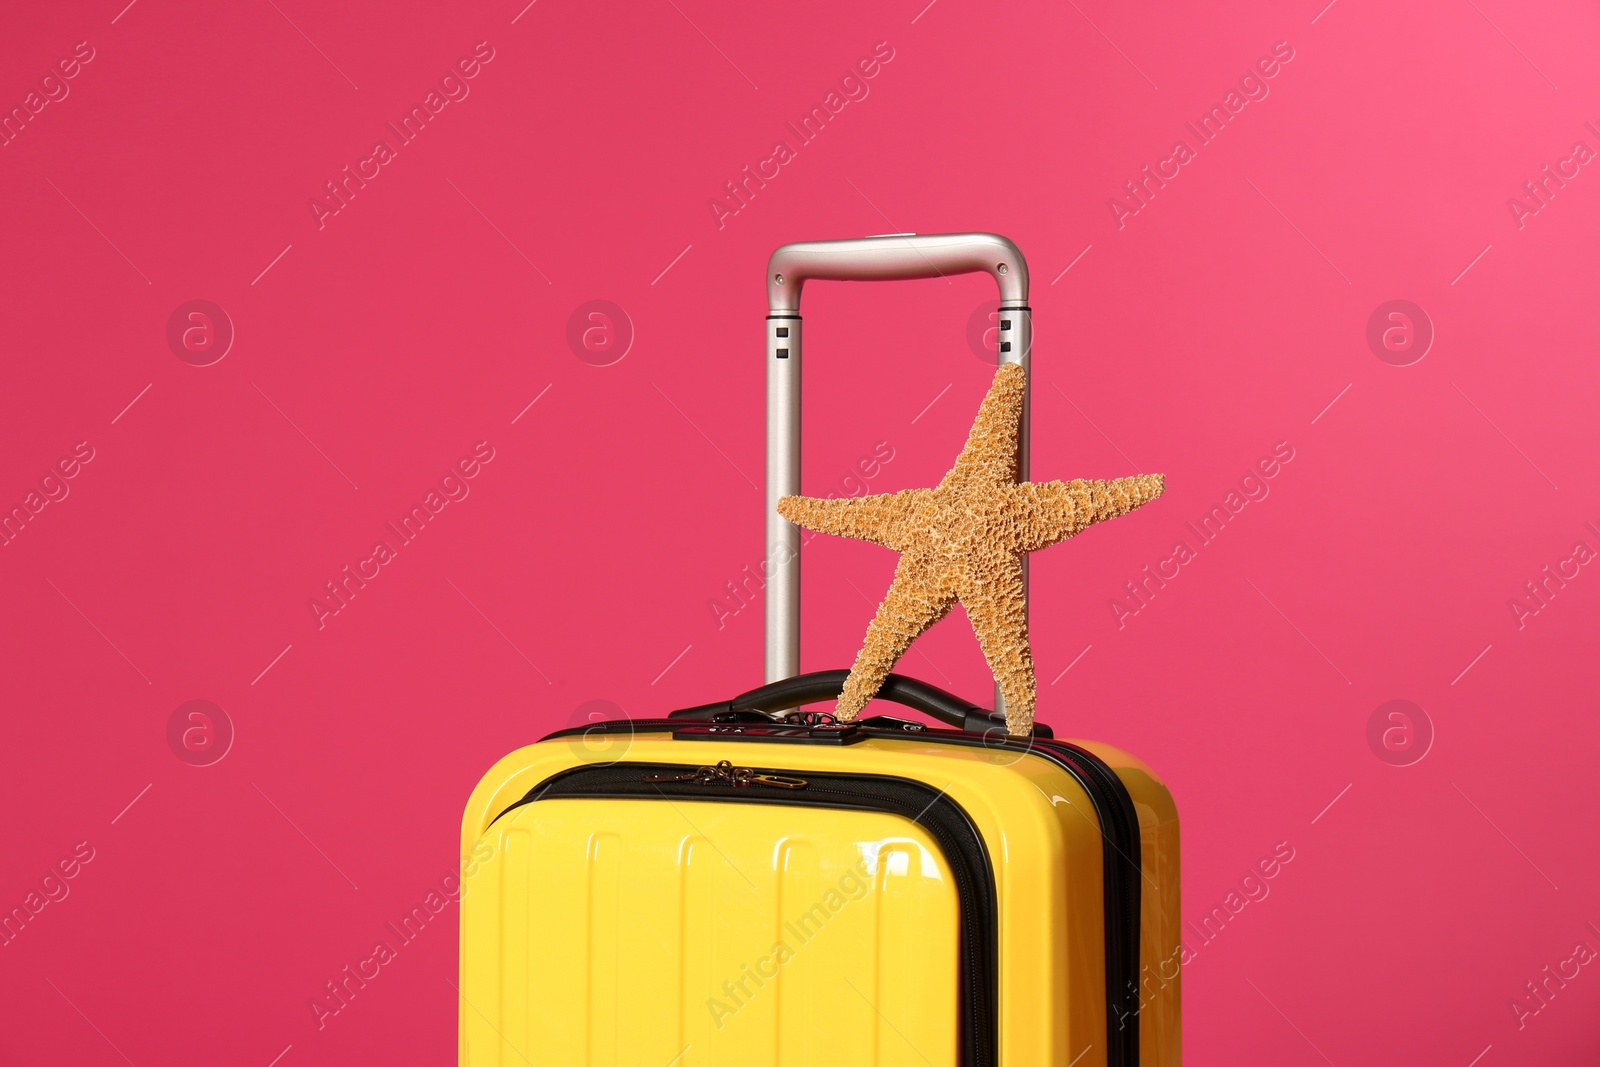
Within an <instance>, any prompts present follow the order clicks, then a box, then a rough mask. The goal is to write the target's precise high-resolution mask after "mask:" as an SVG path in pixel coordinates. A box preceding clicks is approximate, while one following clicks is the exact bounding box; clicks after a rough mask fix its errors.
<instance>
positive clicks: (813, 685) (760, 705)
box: [668, 670, 1050, 737]
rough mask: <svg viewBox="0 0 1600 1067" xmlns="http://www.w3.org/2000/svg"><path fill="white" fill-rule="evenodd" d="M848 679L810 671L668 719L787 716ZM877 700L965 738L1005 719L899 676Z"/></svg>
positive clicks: (1046, 732) (1040, 730)
mask: <svg viewBox="0 0 1600 1067" xmlns="http://www.w3.org/2000/svg"><path fill="white" fill-rule="evenodd" d="M849 676H850V672H849V671H842V670H835V671H811V672H810V673H808V674H798V675H795V676H794V677H793V678H784V679H782V680H780V681H776V682H770V683H768V684H767V685H764V686H761V687H760V688H759V689H752V690H750V691H749V692H748V693H740V694H739V695H738V696H736V697H734V698H733V699H732V700H729V701H727V702H725V703H722V704H705V705H701V706H700V707H695V708H685V709H683V710H682V711H674V712H672V713H671V715H670V716H668V717H669V718H673V719H710V718H714V717H715V716H717V715H723V714H728V713H731V712H737V711H759V712H765V713H771V712H777V711H787V710H789V709H790V708H798V707H800V706H801V705H802V704H815V703H818V702H820V701H824V700H834V699H837V698H838V696H839V694H840V693H841V692H842V691H843V690H844V681H845V679H846V678H848V677H849ZM875 699H877V700H887V701H889V702H890V703H892V704H900V705H903V706H904V707H908V708H912V709H914V710H916V711H920V712H922V713H923V714H924V715H927V716H928V717H929V718H933V719H937V720H939V721H940V722H942V723H944V724H945V725H946V726H952V727H954V728H955V729H957V730H966V731H969V732H971V733H978V734H982V733H988V732H989V731H991V730H1000V731H1001V732H1002V733H1004V731H1005V729H1006V717H1005V716H1004V715H1000V714H997V713H995V712H991V711H988V710H987V709H985V708H980V707H978V706H976V705H975V704H973V703H972V702H971V701H970V700H963V699H962V698H961V697H958V696H956V695H955V694H954V693H951V692H947V691H946V690H943V689H940V688H939V687H938V686H936V685H929V684H928V683H927V682H923V681H919V680H917V679H916V678H910V677H907V676H906V675H904V674H891V675H889V677H888V678H887V679H885V681H884V683H883V688H882V689H880V690H878V695H877V696H876V698H875ZM1034 730H1035V732H1036V733H1037V734H1038V735H1039V736H1040V737H1049V736H1050V729H1049V727H1047V726H1045V725H1044V724H1043V723H1036V724H1035V725H1034Z"/></svg>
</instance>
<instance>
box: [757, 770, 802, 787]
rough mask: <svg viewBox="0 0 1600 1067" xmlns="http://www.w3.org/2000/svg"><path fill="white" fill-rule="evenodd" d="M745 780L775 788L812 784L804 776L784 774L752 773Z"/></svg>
mask: <svg viewBox="0 0 1600 1067" xmlns="http://www.w3.org/2000/svg"><path fill="white" fill-rule="evenodd" d="M745 780H746V781H748V782H754V783H756V784H757V785H765V786H771V787H772V788H774V789H804V788H805V787H806V786H808V785H810V784H811V783H810V782H808V781H806V780H805V779H804V778H789V777H787V776H785V775H782V774H752V775H751V776H750V777H749V778H748V779H745Z"/></svg>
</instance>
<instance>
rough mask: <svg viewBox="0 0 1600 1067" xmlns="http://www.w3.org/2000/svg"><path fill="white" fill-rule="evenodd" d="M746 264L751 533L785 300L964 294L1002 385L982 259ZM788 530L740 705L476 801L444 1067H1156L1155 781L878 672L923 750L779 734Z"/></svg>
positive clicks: (794, 658)
mask: <svg viewBox="0 0 1600 1067" xmlns="http://www.w3.org/2000/svg"><path fill="white" fill-rule="evenodd" d="M997 242H998V243H997ZM905 246H911V248H912V250H913V251H914V252H915V255H914V256H908V255H907V254H906V247H905ZM794 249H800V250H802V251H803V252H809V251H812V250H821V251H820V252H819V253H818V254H817V255H815V256H810V257H808V256H807V255H800V256H796V255H793V254H791V255H788V256H785V253H786V252H787V251H792V250H794ZM831 252H837V253H838V254H837V255H836V256H830V255H829V254H827V253H831ZM773 260H774V265H777V266H779V268H780V269H777V270H772V271H769V291H773V292H774V300H773V305H772V306H773V308H774V316H775V317H770V318H769V320H768V331H767V332H768V367H769V387H768V397H769V450H768V455H769V462H768V481H769V485H768V497H769V501H768V502H769V511H770V505H771V504H772V503H773V502H775V499H776V496H778V495H784V494H785V493H787V492H792V491H794V490H795V489H797V488H798V481H799V468H798V406H799V405H798V397H799V387H798V372H799V351H800V346H799V316H798V311H797V310H795V307H794V305H795V304H797V302H798V290H799V285H800V283H801V282H803V280H804V278H805V277H806V276H813V277H920V276H931V275H935V274H949V273H954V272H959V271H962V270H987V271H989V272H990V273H991V274H993V275H995V277H996V280H997V281H999V282H1000V284H1001V296H1002V302H1001V307H1000V312H999V316H1000V321H1001V322H1005V323H1007V328H1009V333H1008V334H1004V335H1002V336H1009V337H1010V338H1011V340H1012V342H1013V347H1012V348H1011V349H1009V350H1003V351H1002V352H1001V358H1002V359H1006V358H1010V359H1012V360H1015V361H1019V362H1023V363H1024V366H1026V360H1027V356H1028V354H1029V348H1030V345H1029V343H1028V341H1029V336H1030V335H1029V330H1028V322H1027V320H1028V318H1029V315H1028V311H1027V308H1026V285H1027V276H1026V265H1025V264H1024V262H1023V260H1022V257H1021V255H1020V253H1018V252H1017V251H1016V249H1015V246H1014V245H1011V243H1010V242H1009V241H1005V240H1004V238H998V237H994V236H993V235H976V234H964V235H943V236H939V237H922V238H915V237H910V236H908V235H896V236H894V237H889V238H884V237H880V238H867V239H863V240H859V241H848V242H818V243H816V244H813V245H804V246H786V247H785V249H780V250H779V252H778V253H777V254H775V255H774V257H773ZM997 265H998V266H999V267H1000V269H999V270H998V271H997V270H996V269H995V268H996V267H997ZM775 275H777V276H779V280H778V282H776V283H774V282H773V281H772V279H773V277H774V276H775ZM1018 275H1020V276H1021V281H1020V287H1019V286H1018V284H1017V281H1018V277H1017V276H1018ZM775 286H776V287H779V288H781V287H783V286H792V292H787V293H785V292H779V291H776V290H775ZM780 329H781V330H782V331H783V332H782V333H781V334H779V333H778V331H779V330H780ZM1002 343H1003V342H1002ZM780 350H781V352H780ZM779 361H782V363H783V365H782V366H780V367H778V368H777V369H776V370H774V369H773V365H774V364H775V363H778V362H779ZM791 403H792V416H793V417H792V418H790V417H789V413H786V412H785V411H784V410H782V409H784V408H785V406H786V405H789V404H791ZM775 461H776V462H775ZM775 491H778V492H775ZM786 525H787V524H784V523H782V520H781V519H780V520H779V524H778V525H773V524H770V523H769V538H768V544H769V546H770V547H769V552H768V556H769V561H770V563H771V567H770V570H771V571H772V573H771V574H770V575H769V583H768V587H767V594H768V615H767V622H768V626H767V674H768V678H769V679H770V680H769V683H768V684H767V685H765V686H762V687H761V688H759V689H756V690H752V691H751V692H748V693H745V694H742V695H741V696H738V697H735V698H733V699H732V700H729V701H724V702H721V703H717V704H709V705H703V706H700V707H695V708H688V709H683V710H681V711H677V712H673V713H671V714H670V715H666V716H663V717H661V718H655V719H644V720H632V721H619V722H611V723H598V724H593V725H590V726H586V727H581V728H578V729H575V730H566V731H561V732H558V733H556V734H552V735H551V736H549V737H547V738H545V739H544V740H543V741H540V742H539V743H537V744H533V745H529V746H527V747H525V748H521V749H518V750H517V751H515V752H513V753H511V754H510V755H509V756H507V757H505V758H504V759H502V760H501V761H500V762H499V763H497V764H495V766H494V767H492V768H491V769H490V770H489V772H488V773H487V774H486V775H485V776H484V778H483V780H482V781H481V782H480V783H479V784H478V786H477V788H476V789H475V790H474V791H473V793H472V797H471V800H470V801H469V803H468V805H467V810H466V814H465V816H464V818H463V822H462V840H461V847H462V856H463V857H464V861H463V878H462V897H461V969H460V981H459V986H458V989H457V992H458V999H459V1016H460V1063H461V1064H462V1065H463V1067H467V1065H471V1067H518V1065H527V1067H602V1065H603V1067H733V1065H739V1067H753V1065H761V1067H766V1065H772V1067H869V1065H871V1067H889V1065H896V1067H900V1065H904V1067H924V1065H926V1067H1177V1065H1178V1064H1179V1063H1180V1060H1181V1041H1180V1005H1181V997H1180V988H1181V981H1180V977H1179V963H1180V960H1179V951H1180V941H1181V934H1180V931H1179V921H1180V920H1179V909H1178V884H1179V882H1178V818H1177V812H1176V809H1175V807H1174V805H1173V802H1172V798H1171V795H1170V794H1169V793H1168V791H1167V790H1166V788H1165V787H1164V786H1163V785H1162V784H1161V782H1160V780H1159V779H1158V778H1156V776H1155V775H1154V773H1153V772H1151V771H1150V769H1149V768H1147V767H1145V766H1144V765H1143V764H1141V763H1140V762H1138V761H1137V760H1135V759H1134V758H1133V757H1131V756H1129V755H1127V754H1126V753H1123V752H1121V751H1119V750H1117V749H1114V748H1111V747H1109V746H1105V745H1099V744H1095V743H1092V742H1085V741H1075V742H1067V741H1057V740H1055V739H1054V738H1053V737H1052V736H1051V731H1050V729H1049V728H1048V727H1046V726H1044V725H1043V724H1039V725H1037V726H1036V729H1035V734H1034V736H1032V737H1029V738H1014V737H1009V736H1007V735H1006V733H1005V729H1004V718H1003V716H1001V715H999V714H998V713H993V712H989V711H986V710H983V709H981V708H978V707H976V706H974V705H972V704H971V703H969V702H967V701H964V700H961V699H960V698H958V697H956V696H953V695H952V694H949V693H946V692H944V691H943V690H940V689H937V688H935V687H933V686H930V685H927V684H925V683H922V682H918V681H916V680H914V679H910V678H906V677H904V676H900V675H890V678H889V681H888V682H887V683H886V684H885V686H884V688H883V690H882V691H881V692H880V693H879V699H880V700H884V701H888V702H892V703H897V704H901V705H904V706H907V707H910V708H913V709H915V710H917V711H919V712H921V713H923V714H925V715H927V716H929V717H931V718H933V719H935V720H936V721H937V722H938V723H939V724H940V726H937V727H930V726H928V725H925V724H923V723H921V722H916V721H911V720H908V719H902V718H893V717H888V716H882V715H879V716H874V717H871V718H864V719H860V720H857V721H855V722H850V723H840V722H835V721H833V719H832V717H831V716H829V715H825V714H818V713H815V712H808V711H805V710H804V707H803V706H804V705H807V704H813V703H816V702H819V701H826V700H831V699H833V698H835V697H837V696H838V694H839V691H840V689H841V688H842V686H843V684H844V679H845V676H846V674H847V673H848V672H846V671H842V670H841V671H821V672H814V673H810V674H797V673H796V668H797V664H798V632H799V630H798V585H799V583H798V564H799V561H798V545H799V542H798V531H795V530H794V529H793V528H792V527H791V528H789V529H787V530H786V529H784V528H783V527H784V526H786ZM790 545H792V551H785V546H790Z"/></svg>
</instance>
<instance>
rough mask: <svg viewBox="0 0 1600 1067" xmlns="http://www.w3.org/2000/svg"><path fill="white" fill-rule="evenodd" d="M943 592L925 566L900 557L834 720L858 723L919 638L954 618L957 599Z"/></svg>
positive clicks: (908, 557) (851, 672)
mask: <svg viewBox="0 0 1600 1067" xmlns="http://www.w3.org/2000/svg"><path fill="white" fill-rule="evenodd" d="M939 586H940V583H938V582H937V581H936V580H935V579H933V578H932V569H931V567H929V566H928V564H927V562H926V561H925V560H922V559H920V558H919V557H918V556H916V555H904V556H901V557H900V563H899V564H898V565H897V566H896V567H895V570H894V582H893V583H892V584H891V585H890V586H889V592H888V594H887V595H886V596H885V597H884V598H883V603H881V604H879V605H878V612H877V614H876V615H874V616H873V617H872V623H871V625H869V626H868V627H867V639H866V641H865V642H863V644H862V645H861V651H860V652H859V653H857V654H856V661H855V664H854V665H853V666H851V668H850V676H849V677H848V678H846V679H845V683H844V690H843V691H842V692H841V693H840V694H839V703H838V706H837V707H836V708H835V709H834V716H835V717H836V718H837V719H838V720H839V721H840V722H850V721H851V720H853V719H854V718H855V717H856V714H857V713H858V712H860V710H861V709H862V708H864V707H866V705H867V701H869V700H871V699H872V698H873V697H874V696H876V695H877V693H878V690H879V689H880V688H882V686H883V681H884V679H885V678H887V677H888V676H889V672H890V671H891V670H893V669H894V665H895V663H896V662H898V661H899V659H900V657H901V656H902V655H904V654H905V651H906V649H907V648H909V647H911V642H912V641H914V640H915V639H916V637H917V635H918V634H920V633H922V631H924V630H926V629H927V628H928V627H930V626H932V625H933V624H934V623H936V622H938V621H939V620H940V619H942V618H944V617H945V615H946V614H948V613H949V611H950V608H951V607H952V606H953V605H954V603H955V595H954V593H953V592H950V591H948V590H945V589H942V588H940V587H939Z"/></svg>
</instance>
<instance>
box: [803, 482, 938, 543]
mask: <svg viewBox="0 0 1600 1067" xmlns="http://www.w3.org/2000/svg"><path fill="white" fill-rule="evenodd" d="M927 493H928V490H926V489H902V490H900V492H898V493H880V494H878V495H876V496H858V497H846V498H844V499H842V500H822V499H819V498H817V497H811V496H786V497H783V498H782V499H780V500H779V501H778V514H779V515H782V516H783V517H784V518H786V519H788V520H789V521H790V522H792V523H794V524H795V525H796V526H804V527H805V528H806V529H808V530H816V531H817V532H818V533H827V534H835V535H837V536H839V537H853V538H855V539H857V540H859V541H870V542H872V543H873V544H875V545H883V546H884V547H886V548H893V549H896V550H899V549H900V547H901V545H902V544H903V543H904V537H903V534H904V532H905V529H906V519H907V517H908V516H909V515H910V513H911V511H912V510H913V509H914V508H915V507H916V504H917V501H918V499H919V498H920V497H922V496H925V495H926V494H927Z"/></svg>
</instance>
